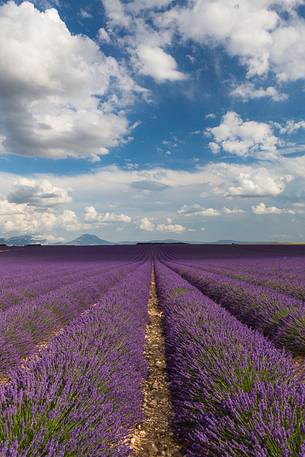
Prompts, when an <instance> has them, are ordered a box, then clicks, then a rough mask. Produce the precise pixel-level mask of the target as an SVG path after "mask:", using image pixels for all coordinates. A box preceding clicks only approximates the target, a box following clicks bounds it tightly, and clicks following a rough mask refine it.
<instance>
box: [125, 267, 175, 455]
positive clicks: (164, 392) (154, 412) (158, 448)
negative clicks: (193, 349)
mask: <svg viewBox="0 0 305 457" xmlns="http://www.w3.org/2000/svg"><path fill="white" fill-rule="evenodd" d="M148 315H149V323H148V325H147V328H146V347H145V352H144V354H145V358H146V361H147V364H148V370H149V374H148V378H147V379H146V380H145V381H144V383H143V390H144V400H143V404H142V409H143V413H144V416H145V419H144V421H143V422H142V423H140V424H139V425H138V426H137V427H136V429H135V430H133V432H132V434H131V437H130V440H129V442H130V448H131V449H132V452H131V454H130V457H153V456H156V457H161V456H166V457H182V456H183V454H182V451H181V448H180V446H179V445H178V443H177V442H176V441H175V438H174V435H173V433H172V431H171V428H170V423H171V419H172V416H173V411H172V406H171V397H170V391H169V388H168V383H167V379H166V359H165V343H164V336H163V332H162V312H161V311H160V309H159V308H158V301H157V293H156V283H155V274H154V265H153V268H152V275H151V283H150V299H149V303H148Z"/></svg>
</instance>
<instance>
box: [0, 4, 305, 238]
mask: <svg viewBox="0 0 305 457" xmlns="http://www.w3.org/2000/svg"><path fill="white" fill-rule="evenodd" d="M304 80H305V4H304V1H303V0H302V1H300V0H256V1H253V0H242V1H239V0H177V1H175V0H173V1H171V0H124V1H123V0H91V1H83V0H73V1H72V0H35V1H32V2H29V1H24V2H22V1H15V2H14V1H3V0H2V1H1V0H0V237H5V238H7V237H10V236H14V235H20V234H31V235H33V236H34V237H37V238H43V239H45V240H47V241H48V242H50V243H53V242H61V241H68V240H71V239H73V238H75V237H76V236H79V235H80V234H82V233H92V234H96V235H98V236H100V237H101V238H103V239H106V240H110V241H131V240H140V241H144V240H152V239H176V240H184V241H192V240H193V241H203V242H204V241H215V240H219V239H233V240H240V241H282V242H287V241H296V242H301V241H305V231H304V220H305V200H304V195H305V108H304V107H305V81H304Z"/></svg>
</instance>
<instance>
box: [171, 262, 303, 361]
mask: <svg viewBox="0 0 305 457" xmlns="http://www.w3.org/2000/svg"><path fill="white" fill-rule="evenodd" d="M167 264H168V265H169V266H170V267H171V268H173V270H174V271H176V272H177V273H179V274H181V275H182V277H183V278H185V279H187V280H188V281H190V282H191V283H192V284H193V285H195V286H196V287H198V288H199V289H200V290H201V291H202V292H203V293H204V294H205V295H207V296H209V297H210V298H212V299H213V300H215V301H217V303H219V304H221V305H222V306H224V307H225V308H226V309H228V310H229V311H230V312H231V313H233V314H234V315H235V316H237V317H238V319H240V320H241V321H242V322H244V323H246V324H248V325H250V326H252V327H254V328H256V329H258V330H259V331H261V332H262V333H263V334H264V335H266V336H268V337H269V338H270V339H271V340H272V341H273V342H275V343H276V344H277V345H280V346H284V347H286V348H287V349H289V350H291V351H293V352H294V353H296V354H304V355H305V304H304V303H303V302H302V301H300V300H297V299H296V298H292V297H289V296H287V295H284V294H280V293H278V292H276V291H273V290H271V289H268V288H264V287H261V286H255V285H253V284H248V283H246V282H244V281H239V280H235V279H231V278H227V277H224V276H223V275H219V274H216V273H209V272H207V271H202V270H198V269H196V268H190V267H187V266H185V265H184V266H183V265H180V264H179V263H177V262H168V263H167Z"/></svg>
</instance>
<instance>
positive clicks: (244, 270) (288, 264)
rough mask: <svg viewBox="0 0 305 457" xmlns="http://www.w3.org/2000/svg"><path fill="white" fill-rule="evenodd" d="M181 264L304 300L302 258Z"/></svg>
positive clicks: (304, 285)
mask: <svg viewBox="0 0 305 457" xmlns="http://www.w3.org/2000/svg"><path fill="white" fill-rule="evenodd" d="M183 264H185V265H188V266H192V267H196V268H199V269H202V270H205V271H209V272H213V273H217V274H222V275H225V276H229V277H230V278H233V279H239V280H242V281H246V282H249V283H251V284H255V285H258V286H264V287H268V288H271V289H274V290H277V291H278V292H280V293H284V294H286V295H290V296H292V297H294V298H297V299H299V300H301V301H303V302H304V301H305V278H304V271H305V260H304V258H292V259H287V258H284V259H274V258H268V257H267V258H262V259H260V260H259V261H254V260H253V259H243V260H240V259H238V260H237V259H233V260H232V259H231V260H229V261H228V260H227V261H223V260H222V261H219V260H216V261H212V262H211V261H208V262H207V261H202V260H201V261H189V262H185V261H184V262H183Z"/></svg>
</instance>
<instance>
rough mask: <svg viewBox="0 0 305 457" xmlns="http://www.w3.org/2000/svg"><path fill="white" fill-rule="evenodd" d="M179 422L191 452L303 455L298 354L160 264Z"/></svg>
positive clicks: (304, 399)
mask: <svg viewBox="0 0 305 457" xmlns="http://www.w3.org/2000/svg"><path fill="white" fill-rule="evenodd" d="M156 280H157V288H158V298H159V305H160V306H161V307H162V310H163V312H164V317H165V338H166V355H167V363H168V372H169V380H170V385H171V391H172V399H173V405H174V412H175V418H174V427H175V431H176V434H177V437H179V438H180V439H181V441H182V443H183V445H184V450H185V455H186V456H187V457H198V456H199V455H202V456H203V455H205V456H222V457H232V456H239V457H243V456H244V457H303V456H304V455H305V443H304V442H305V422H304V405H305V388H304V383H303V381H304V380H302V379H300V377H299V375H298V374H297V373H296V369H295V365H294V363H293V360H292V357H291V356H289V354H288V353H284V352H281V351H280V350H279V349H276V348H275V347H274V346H273V345H272V343H271V342H269V341H268V340H267V339H265V338H264V337H263V336H262V335H261V334H260V333H259V332H256V331H254V330H251V329H250V328H249V327H247V326H245V325H243V324H242V323H241V322H240V321H239V320H238V319H236V318H235V317H234V316H232V315H231V314H230V313H229V312H228V311H226V310H225V309H223V308H222V307H221V306H219V305H218V304H216V303H215V302H213V301H212V300H211V299H209V298H208V297H206V296H204V295H203V294H202V293H201V292H200V291H199V290H198V289H197V288H195V287H193V286H192V285H191V284H190V283H189V282H187V281H185V280H184V279H183V278H181V276H180V275H178V274H176V273H175V272H174V271H172V270H170V269H169V268H167V267H166V266H165V265H163V264H162V263H160V262H156Z"/></svg>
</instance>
